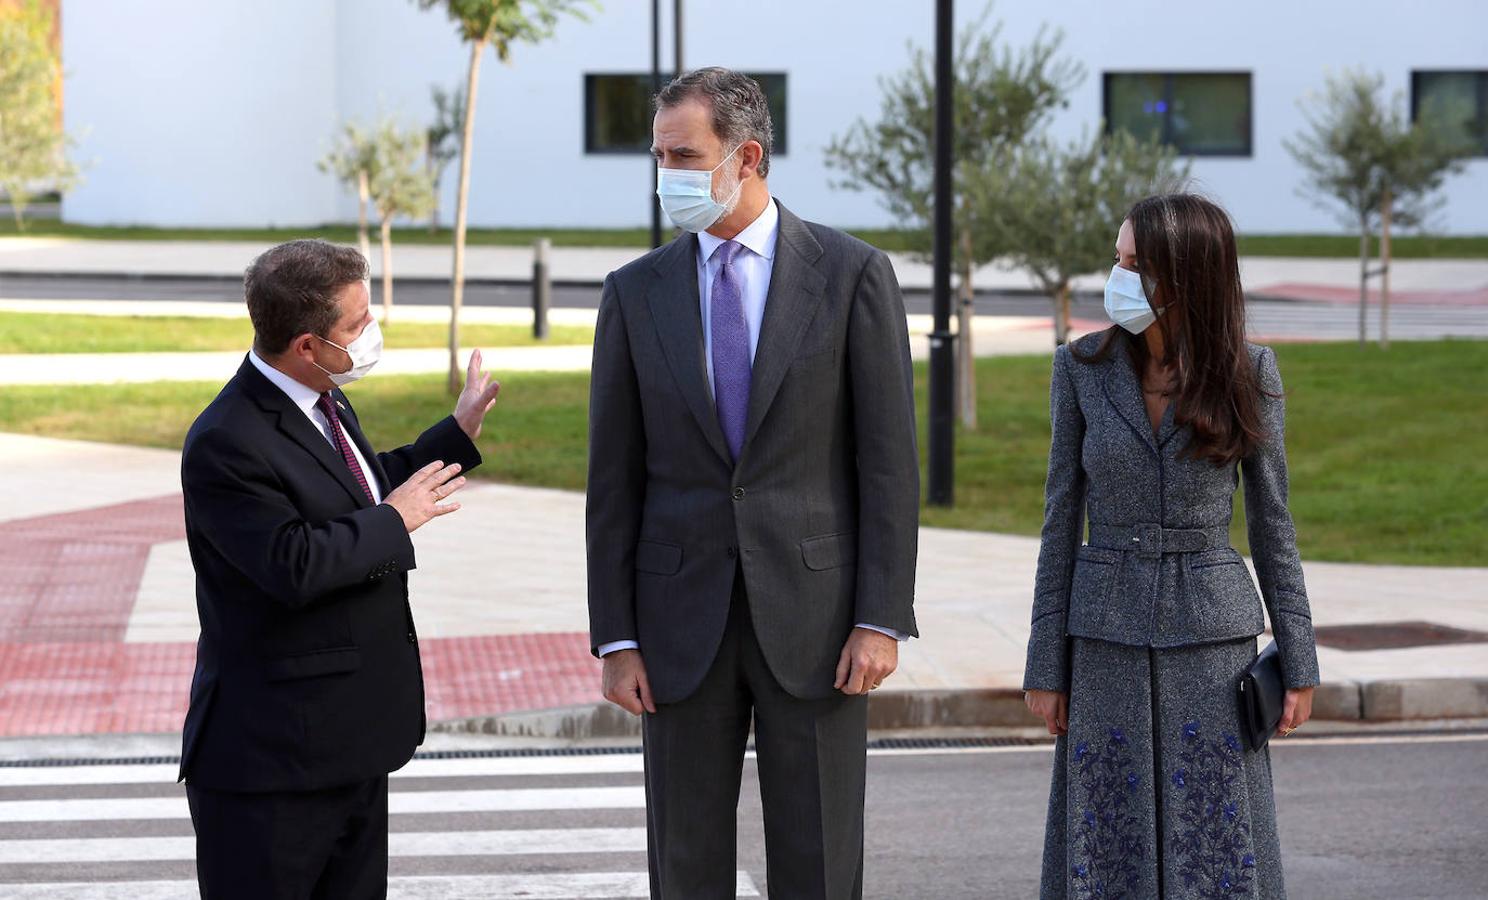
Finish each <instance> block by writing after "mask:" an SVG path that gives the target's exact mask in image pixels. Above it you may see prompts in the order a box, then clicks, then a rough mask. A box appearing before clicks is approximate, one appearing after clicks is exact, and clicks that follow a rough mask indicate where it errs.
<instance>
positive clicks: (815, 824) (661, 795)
mask: <svg viewBox="0 0 1488 900" xmlns="http://www.w3.org/2000/svg"><path fill="white" fill-rule="evenodd" d="M642 652H644V650H643V651H642ZM751 717H752V718H753V721H754V740H755V749H756V751H757V761H758V765H759V779H760V794H761V797H760V799H761V801H762V803H763V806H764V817H765V822H764V824H765V855H766V876H765V877H766V880H767V882H768V889H769V895H770V896H771V897H774V898H789V900H797V898H800V900H842V898H853V900H856V898H860V897H862V895H863V791H864V782H865V778H866V769H867V742H868V701H867V697H865V696H857V697H848V696H844V695H836V696H833V697H829V698H827V699H825V700H801V699H798V698H796V697H793V696H791V695H790V694H788V693H786V691H785V690H784V689H783V688H781V686H780V685H779V684H778V683H777V682H776V681H775V677H774V676H773V675H772V674H771V673H770V668H769V666H768V664H767V663H766V662H765V658H764V656H763V654H762V653H761V652H760V647H759V643H758V642H757V640H756V638H755V634H754V627H753V625H752V624H751V623H750V619H749V609H748V601H747V598H746V597H745V594H744V590H743V585H742V580H740V581H737V582H736V584H735V588H734V596H733V603H732V607H731V609H730V612H729V624H728V628H727V630H726V632H725V633H724V636H723V642H722V645H721V646H720V648H719V650H718V656H717V658H716V659H715V660H714V661H713V666H712V668H711V669H709V671H708V674H707V676H706V677H705V678H704V679H703V683H702V685H701V686H700V687H699V688H698V690H697V692H696V693H694V694H693V695H692V696H691V697H688V698H687V699H686V700H683V701H681V702H679V703H670V704H665V705H661V706H658V707H657V710H656V713H655V714H654V715H653V714H648V715H646V716H645V719H644V721H643V722H642V734H643V736H644V740H645V748H646V812H647V826H648V828H647V832H648V835H649V844H650V862H651V896H652V898H653V900H713V898H730V900H731V898H733V897H734V896H735V886H736V875H735V873H736V871H737V863H736V854H737V835H736V833H735V832H736V829H735V823H736V821H737V816H738V805H739V783H740V778H741V775H742V771H743V767H744V750H745V745H746V743H747V741H748V738H749V725H750V720H751Z"/></svg>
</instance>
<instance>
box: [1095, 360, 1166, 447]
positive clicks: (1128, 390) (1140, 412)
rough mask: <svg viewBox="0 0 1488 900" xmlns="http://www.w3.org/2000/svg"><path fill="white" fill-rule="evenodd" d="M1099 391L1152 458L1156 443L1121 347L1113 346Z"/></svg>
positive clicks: (1137, 386)
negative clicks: (1113, 350)
mask: <svg viewBox="0 0 1488 900" xmlns="http://www.w3.org/2000/svg"><path fill="white" fill-rule="evenodd" d="M1101 389H1102V390H1103V391H1104V392H1105V395H1106V402H1108V403H1110V404H1111V406H1112V407H1113V408H1114V409H1115V410H1116V414H1117V415H1119V416H1120V417H1121V418H1122V420H1123V421H1125V422H1126V424H1127V426H1128V427H1129V428H1131V431H1132V434H1134V435H1135V436H1136V438H1137V440H1138V441H1141V443H1142V446H1144V447H1146V448H1147V450H1148V451H1149V452H1150V453H1152V455H1153V456H1156V455H1157V451H1158V447H1157V440H1156V439H1155V438H1154V437H1153V436H1152V423H1151V422H1150V421H1149V420H1148V418H1147V406H1146V404H1145V403H1143V401H1142V385H1141V383H1140V382H1139V381H1137V375H1136V373H1135V372H1133V371H1132V366H1131V356H1130V355H1129V354H1128V353H1127V350H1126V347H1125V346H1124V345H1123V344H1121V343H1118V344H1117V346H1116V352H1115V353H1113V354H1111V356H1110V358H1109V359H1108V360H1107V361H1106V372H1105V377H1104V379H1103V380H1102V382H1101Z"/></svg>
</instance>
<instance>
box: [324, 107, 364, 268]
mask: <svg viewBox="0 0 1488 900" xmlns="http://www.w3.org/2000/svg"><path fill="white" fill-rule="evenodd" d="M317 165H318V166H319V167H320V170H321V171H322V172H329V173H331V174H332V175H335V176H336V178H337V179H338V180H339V181H340V182H341V183H342V184H345V185H348V186H354V187H355V188H356V192H357V247H358V248H359V249H360V250H361V251H362V256H364V257H366V258H367V259H368V260H370V259H371V258H372V244H371V242H370V241H368V240H367V207H368V206H369V205H370V204H371V202H372V179H373V177H374V176H375V175H376V171H377V138H376V136H375V135H374V134H373V133H371V132H369V131H368V130H367V129H366V128H364V127H362V126H361V125H359V124H357V123H356V122H347V123H346V124H345V125H343V126H342V127H341V134H340V135H339V136H338V137H337V138H336V143H335V144H334V145H333V146H332V147H331V152H329V153H327V154H326V155H325V158H324V159H322V160H321V161H320V162H319V163H318V164H317Z"/></svg>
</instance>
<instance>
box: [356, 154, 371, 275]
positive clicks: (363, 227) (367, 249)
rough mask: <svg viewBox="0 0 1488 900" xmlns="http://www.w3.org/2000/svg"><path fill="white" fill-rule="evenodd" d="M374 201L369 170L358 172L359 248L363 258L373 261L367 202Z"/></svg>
mask: <svg viewBox="0 0 1488 900" xmlns="http://www.w3.org/2000/svg"><path fill="white" fill-rule="evenodd" d="M370 202H372V188H371V185H369V184H368V183H367V170H366V169H362V170H361V171H359V172H357V249H359V250H361V251H362V259H365V260H367V262H369V263H370V262H371V261H372V242H371V241H369V240H367V204H368V203H370Z"/></svg>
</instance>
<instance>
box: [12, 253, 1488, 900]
mask: <svg viewBox="0 0 1488 900" xmlns="http://www.w3.org/2000/svg"><path fill="white" fill-rule="evenodd" d="M242 296H243V291H242V287H241V286H240V285H239V284H237V283H236V282H235V281H233V280H230V279H196V278H193V279H157V278H146V279H140V278H94V277H71V276H69V277H66V278H58V277H48V276H29V277H17V278H11V277H5V278H0V299H6V298H13V299H32V300H36V299H42V300H66V299H86V300H118V301H121V302H127V301H130V300H180V301H213V300H215V301H234V302H236V301H241V300H242ZM397 302H398V304H400V305H411V306H445V305H447V304H448V303H449V287H448V285H447V284H446V283H444V282H430V281H404V282H402V283H401V284H400V285H399V286H398V293H397ZM465 302H466V303H468V304H470V305H472V306H506V307H519V308H525V307H530V305H531V303H532V298H531V293H530V289H529V288H528V287H526V286H523V285H517V286H509V285H495V284H480V283H472V284H469V285H467V287H466V291H465ZM904 303H905V308H906V309H907V311H908V312H910V313H911V314H922V315H928V314H929V313H930V312H931V300H930V294H929V292H928V291H906V292H905V295H904ZM598 305H599V290H598V288H595V287H591V286H562V285H559V286H555V287H554V289H553V306H554V307H564V308H570V309H595V308H597V307H598ZM976 311H977V314H978V315H984V316H1039V317H1043V316H1047V315H1049V314H1050V304H1049V301H1048V300H1046V299H1045V298H1042V297H1036V296H1030V295H1027V294H1006V293H981V294H978V295H977V298H976ZM1071 312H1072V314H1073V315H1074V317H1075V318H1077V319H1084V320H1087V321H1094V322H1103V321H1105V311H1104V309H1103V308H1102V305H1101V298H1100V297H1099V296H1098V295H1095V294H1078V295H1076V296H1075V299H1074V302H1073V305H1072V309H1071ZM1247 312H1248V314H1249V329H1250V333H1251V334H1252V335H1254V336H1256V338H1258V339H1259V340H1262V341H1273V340H1350V339H1352V338H1354V337H1355V335H1357V334H1358V324H1357V317H1358V313H1357V308H1356V307H1354V306H1352V305H1350V304H1346V303H1345V304H1329V303H1303V302H1291V301H1275V300H1271V301H1256V300H1253V301H1251V302H1250V303H1249V304H1248V305H1247ZM1390 315H1391V324H1390V333H1391V335H1392V336H1393V337H1394V338H1396V339H1398V340H1436V339H1439V338H1444V337H1462V338H1488V307H1483V306H1420V305H1414V304H1400V305H1397V306H1396V307H1395V308H1394V309H1393V311H1392V312H1391V314H1390ZM1377 316H1378V313H1377V311H1371V314H1370V326H1369V327H1370V334H1371V336H1374V335H1376V333H1377V328H1378V323H1377V321H1376V319H1377ZM1485 896H1488V894H1485Z"/></svg>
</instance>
